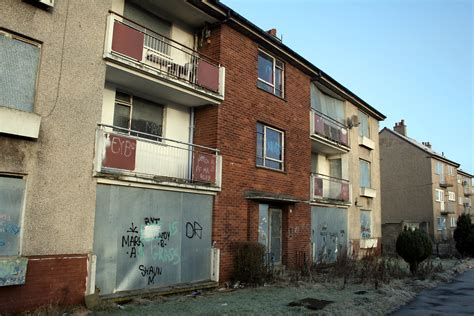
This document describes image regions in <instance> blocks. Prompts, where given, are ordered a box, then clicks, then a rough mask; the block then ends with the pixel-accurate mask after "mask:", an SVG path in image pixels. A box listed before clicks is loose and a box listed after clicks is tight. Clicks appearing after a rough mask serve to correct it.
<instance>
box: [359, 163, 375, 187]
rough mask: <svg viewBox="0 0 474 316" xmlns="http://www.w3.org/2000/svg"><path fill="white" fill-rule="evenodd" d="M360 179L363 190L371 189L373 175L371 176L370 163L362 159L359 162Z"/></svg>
mask: <svg viewBox="0 0 474 316" xmlns="http://www.w3.org/2000/svg"><path fill="white" fill-rule="evenodd" d="M359 169H360V177H359V184H360V187H361V188H370V187H371V182H372V181H371V175H370V162H368V161H366V160H363V159H360V160H359Z"/></svg>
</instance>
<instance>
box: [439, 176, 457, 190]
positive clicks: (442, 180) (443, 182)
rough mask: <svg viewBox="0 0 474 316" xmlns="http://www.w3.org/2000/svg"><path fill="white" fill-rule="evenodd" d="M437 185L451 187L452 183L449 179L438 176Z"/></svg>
mask: <svg viewBox="0 0 474 316" xmlns="http://www.w3.org/2000/svg"><path fill="white" fill-rule="evenodd" d="M439 186H440V187H441V188H449V187H452V186H454V185H453V183H452V182H451V181H450V180H447V179H446V178H442V177H441V178H440V179H439Z"/></svg>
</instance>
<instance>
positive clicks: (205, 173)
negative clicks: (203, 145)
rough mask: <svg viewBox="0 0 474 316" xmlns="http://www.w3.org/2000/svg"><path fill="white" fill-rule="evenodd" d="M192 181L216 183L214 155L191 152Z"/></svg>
mask: <svg viewBox="0 0 474 316" xmlns="http://www.w3.org/2000/svg"><path fill="white" fill-rule="evenodd" d="M193 181H196V182H205V183H216V156H215V155H214V154H208V153H203V152H198V151H195V152H193Z"/></svg>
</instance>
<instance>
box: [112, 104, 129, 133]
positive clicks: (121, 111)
mask: <svg viewBox="0 0 474 316" xmlns="http://www.w3.org/2000/svg"><path fill="white" fill-rule="evenodd" d="M129 120H130V107H129V106H126V105H121V104H119V103H115V111H114V126H117V127H122V128H126V129H128V122H129ZM117 131H119V132H120V131H122V130H117ZM122 132H124V131H122Z"/></svg>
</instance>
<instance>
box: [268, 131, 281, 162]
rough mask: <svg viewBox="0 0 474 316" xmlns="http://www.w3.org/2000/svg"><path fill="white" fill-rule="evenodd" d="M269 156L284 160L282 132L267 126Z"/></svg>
mask: <svg viewBox="0 0 474 316" xmlns="http://www.w3.org/2000/svg"><path fill="white" fill-rule="evenodd" d="M266 131H267V135H266V136H267V143H266V149H267V152H266V154H267V157H269V158H273V159H278V160H282V148H281V143H282V139H281V133H279V132H277V131H274V130H271V129H269V128H267V130H266Z"/></svg>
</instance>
